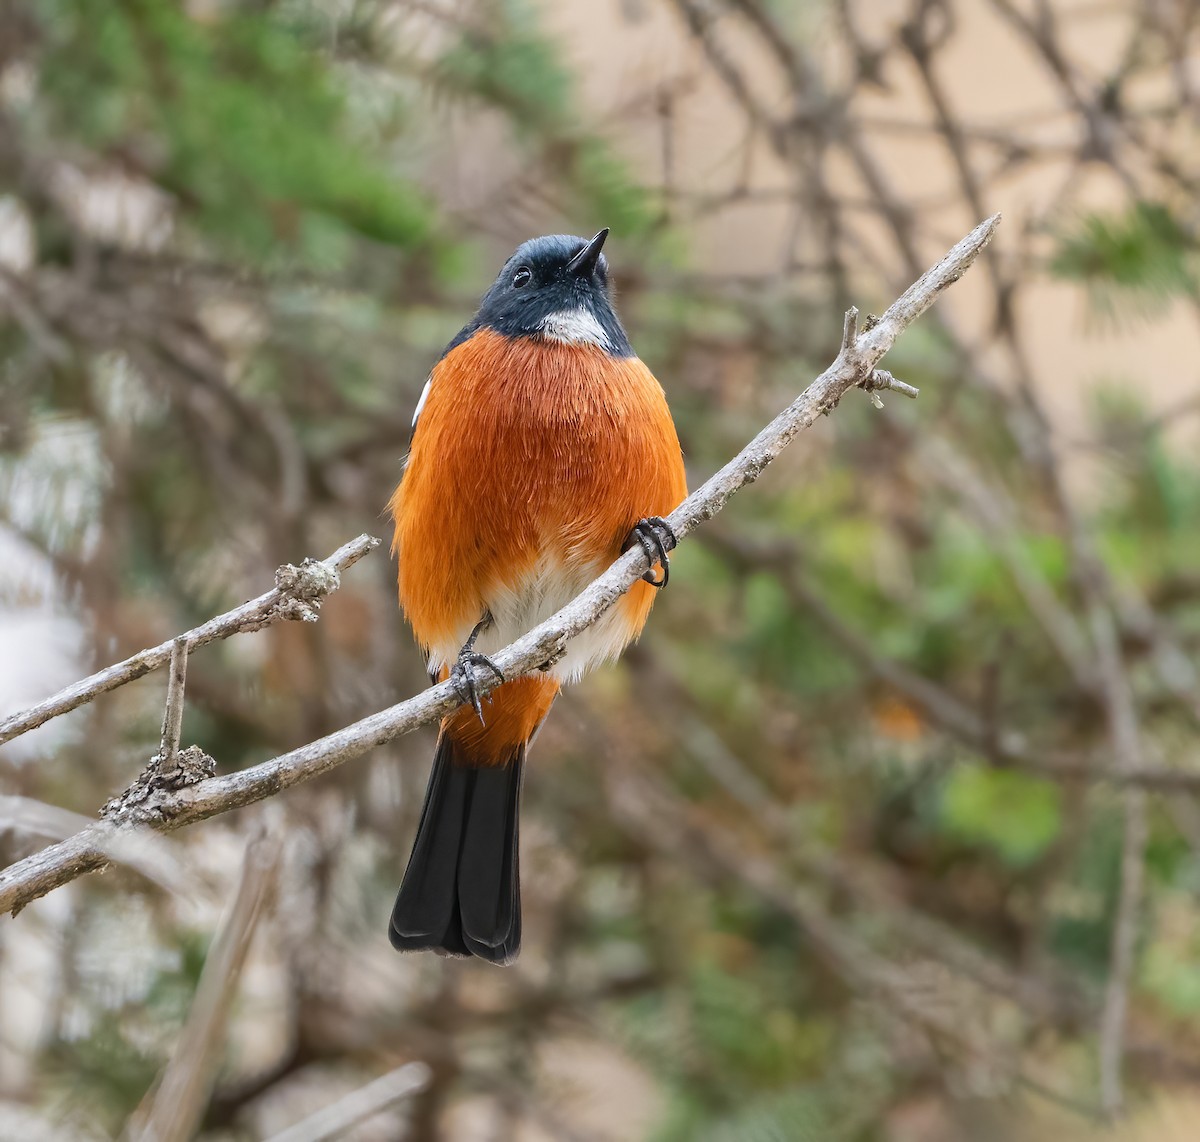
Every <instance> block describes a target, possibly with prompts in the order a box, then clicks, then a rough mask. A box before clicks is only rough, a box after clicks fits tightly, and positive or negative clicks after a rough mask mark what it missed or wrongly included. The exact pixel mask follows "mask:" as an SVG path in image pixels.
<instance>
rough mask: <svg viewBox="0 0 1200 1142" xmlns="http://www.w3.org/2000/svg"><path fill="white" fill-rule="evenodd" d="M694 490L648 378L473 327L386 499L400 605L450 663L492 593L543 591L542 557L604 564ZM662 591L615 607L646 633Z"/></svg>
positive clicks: (444, 368)
mask: <svg viewBox="0 0 1200 1142" xmlns="http://www.w3.org/2000/svg"><path fill="white" fill-rule="evenodd" d="M686 493H687V487H686V482H685V478H684V469H683V460H682V456H681V454H680V448H679V440H678V437H677V436H676V433H675V427H674V424H673V423H672V421H671V415H670V412H669V411H668V409H667V404H666V399H665V397H664V395H663V391H662V388H661V386H660V385H659V384H658V382H657V381H656V380H655V379H654V376H653V374H652V373H651V372H650V370H649V369H647V368H646V366H645V365H643V364H642V362H641V361H639V360H637V359H636V358H630V359H624V360H617V359H614V358H612V357H609V356H608V355H607V354H605V353H604V352H603V351H602V350H601V349H599V348H598V347H593V346H589V345H568V344H561V343H558V342H553V341H534V340H531V339H508V338H505V337H502V336H501V335H500V334H498V333H495V332H493V331H491V330H488V329H485V330H481V331H480V332H478V333H476V334H475V335H474V336H473V337H472V338H471V339H470V340H469V341H467V342H465V343H464V344H462V345H460V346H458V347H457V348H455V349H454V350H452V351H451V352H450V353H448V354H447V355H446V356H445V357H444V358H443V359H442V360H441V361H440V362H439V363H438V365H437V367H436V368H435V369H434V371H433V376H432V383H431V385H430V389H429V394H428V397H427V399H426V402H425V406H424V408H423V410H422V412H421V417H420V420H419V423H418V425H417V431H416V436H415V439H414V441H413V448H412V452H411V455H410V457H409V461H408V466H407V468H406V470H405V474H404V478H403V479H402V481H401V482H400V486H399V487H398V488H397V489H396V492H395V494H394V495H393V497H392V500H391V504H390V506H391V510H392V513H393V515H394V518H395V522H396V530H395V539H394V546H395V550H396V551H397V553H398V556H399V564H400V601H401V605H402V606H403V607H404V610H405V613H406V615H407V617H408V620H409V622H410V623H411V624H412V627H413V630H414V632H415V634H416V636H417V638H418V640H419V641H420V642H421V643H422V645H423V646H425V647H426V648H427V649H429V650H430V651H431V654H432V656H433V657H434V659H435V660H441V661H446V660H447V658H448V655H449V654H452V653H453V650H452V648H456V647H457V646H458V645H460V644H461V643H462V641H463V640H464V638H465V637H466V634H467V633H469V631H470V629H471V627H472V626H473V625H474V624H475V623H476V622H477V621H478V620H479V619H480V617H481V616H482V614H483V612H484V610H485V608H486V605H487V604H486V600H488V599H489V598H494V597H496V594H497V591H501V592H517V593H519V592H521V591H522V590H531V591H536V590H537V589H538V586H537V575H538V569H539V566H544V565H545V563H546V561H547V560H551V561H554V562H556V564H561V565H563V566H565V567H568V568H581V567H591V566H592V565H594V564H596V563H600V564H607V563H608V562H610V561H611V560H612V559H615V558H616V556H617V555H618V554H619V553H620V549H621V545H622V542H623V541H624V540H625V538H626V537H627V535H628V534H629V531H630V529H631V528H632V527H633V525H634V524H635V523H636V522H637V521H638V520H639V519H641V518H642V517H644V516H647V515H666V514H667V513H668V512H669V511H671V510H672V509H673V508H674V507H676V506H677V505H678V504H679V503H680V501H681V500H682V499H683V497H684V496H685V495H686ZM653 596H654V591H653V589H652V588H651V587H650V586H649V585H647V584H642V583H639V584H637V585H636V586H635V587H634V588H633V590H632V591H631V592H630V594H629V595H628V596H627V597H626V598H625V599H624V600H622V602H621V603H620V604H619V606H620V607H622V608H623V617H624V622H623V626H622V631H623V632H625V633H623V634H622V637H625V638H626V641H627V640H628V638H633V637H635V636H636V634H637V633H638V632H639V631H640V629H641V627H642V625H643V624H644V622H645V619H646V616H647V614H648V612H649V609H650V605H651V602H652V601H653Z"/></svg>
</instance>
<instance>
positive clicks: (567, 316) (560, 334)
mask: <svg viewBox="0 0 1200 1142" xmlns="http://www.w3.org/2000/svg"><path fill="white" fill-rule="evenodd" d="M541 328H542V333H543V334H544V335H545V336H547V337H549V338H550V339H551V340H552V341H562V342H564V343H565V344H567V345H599V346H600V348H601V349H605V350H607V351H608V352H612V342H611V341H610V340H609V339H608V334H607V333H605V332H604V326H602V325H601V324H600V322H599V321H597V320H596V317H595V315H594V314H593V313H591V312H590V311H589V310H586V309H584V308H582V307H580V308H578V309H560V310H559V311H558V312H557V313H551V314H548V315H547V316H545V317H543V318H542V326H541Z"/></svg>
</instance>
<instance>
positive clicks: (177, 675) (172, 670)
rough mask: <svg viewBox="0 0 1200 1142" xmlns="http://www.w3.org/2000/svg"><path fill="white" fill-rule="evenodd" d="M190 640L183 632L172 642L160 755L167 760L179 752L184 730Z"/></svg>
mask: <svg viewBox="0 0 1200 1142" xmlns="http://www.w3.org/2000/svg"><path fill="white" fill-rule="evenodd" d="M187 660H188V640H187V635H186V634H181V635H180V636H179V637H178V638H177V639H175V641H174V642H173V643H172V644H171V665H170V667H169V668H168V670H167V706H166V709H165V710H164V711H163V725H162V740H161V742H160V743H159V747H158V755H159V757H161V758H162V759H163V761H165V762H172V761H174V760H175V755H176V754H178V753H179V735H180V734H181V733H182V732H183V688H184V686H185V685H186V683H187Z"/></svg>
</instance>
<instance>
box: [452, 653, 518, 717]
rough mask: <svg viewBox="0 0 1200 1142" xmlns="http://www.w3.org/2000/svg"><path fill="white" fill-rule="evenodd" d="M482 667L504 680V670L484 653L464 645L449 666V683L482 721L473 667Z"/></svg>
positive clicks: (481, 706) (480, 704) (481, 705)
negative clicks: (452, 663) (453, 662)
mask: <svg viewBox="0 0 1200 1142" xmlns="http://www.w3.org/2000/svg"><path fill="white" fill-rule="evenodd" d="M477 666H478V667H482V668H483V669H484V670H490V671H491V672H492V673H493V674H494V675H495V676H496V677H497V678H499V679H500V681H501V682H504V681H506V679H505V677H504V671H502V670H501V669H500V667H499V666H497V665H496V664H495V663H494V662H493V661H492V660H491V659H490V658H488V656H487V655H486V654H479V653H478V652H476V651H474V650H471V648H470V646H469V645H468V646H464V647H463V648H462V650H460V651H459V652H458V661H457V662H456V663H455V664H454V665H453V666H452V667H450V685H451V686H453V687H454V692H455V693H456V694H457V695H458V696H459V697H460V698H461V699H462V700H463V701H464V702H469V703H470V704H471V706H472V707H473V708H474V710H475V713H476V715H477V716H478V718H479V720H480V722H482V721H483V704H482V702H481V701H480V697H481V696H480V693H479V684H478V683H477V682H476V681H475V668H476V667H477Z"/></svg>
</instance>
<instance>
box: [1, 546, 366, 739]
mask: <svg viewBox="0 0 1200 1142" xmlns="http://www.w3.org/2000/svg"><path fill="white" fill-rule="evenodd" d="M378 546H379V540H378V539H375V538H374V537H373V536H370V535H360V536H359V537H358V538H357V539H352V540H351V541H350V542H349V543H347V544H345V545H343V546H342V547H339V548H338V549H337V550H336V551H335V552H334V553H333V554H332V555H331V556H329V558H328V559H320V560H318V559H306V560H305V561H304V562H303V563H301V564H300V566H299V567H296V566H294V565H293V564H291V563H288V564H285V565H284V566H283V567H280V568H279V570H278V571H276V572H275V586H274V587H273V588H272V589H271V590H269V591H268V592H267V593H266V594H265V595H259V596H258V598H257V599H251V600H250V601H249V602H248V603H243V604H242V605H241V606H240V607H235V608H234V609H233V610H232V611H228V612H226V613H225V614H223V615H218V616H217V617H216V618H215V619H209V620H208V622H206V623H203V624H202V625H201V626H198V627H194V628H193V629H192V630H189V631H186V632H185V633H184V634H182V635H180V636H179V638H181V639H186V641H187V648H188V650H189V651H191V650H195V649H196V647H198V646H204V645H205V644H206V643H210V642H215V641H216V640H217V639H222V638H229V636H230V635H234V634H240V633H242V632H243V631H256V630H262V629H263V628H264V627H268V626H270V625H271V624H272V623H276V622H279V621H280V620H281V619H298V620H300V621H302V622H313V621H314V620H315V619H316V617H317V612H318V611H319V610H320V608H321V600H322V599H324V597H325V596H326V595H328V594H329V593H330V592H331V591H336V590H337V589H338V586H339V585H340V574H341V572H342V571H345V570H346V568H347V567H352V566H353V565H354V564H355V563H357V562H358V561H359V560H360V559H361V558H362V557H363V556H364V555H366V554H367V552H368V551H371V550H373V549H374V548H376V547H378ZM175 642H176V639H173V638H172V639H168V640H167V641H166V642H163V643H159V645H158V646H153V647H150V648H148V649H146V650H139V651H138V652H137V654H134V655H131V656H130V657H129V658H127V659H125V660H124V661H123V662H117V663H115V664H114V665H112V666H107V667H105V668H104V669H103V670H99V671H97V672H96V673H95V674H92V675H90V676H89V677H87V678H84V679H82V680H81V681H79V682H74V683H72V684H71V685H70V686H67V687H66V688H65V689H62V690H60V691H59V692H58V693H57V694H55V695H53V696H52V697H50V698H47V699H46V700H45V701H44V702H39V703H38V704H37V705H36V706H31V707H30V708H29V709H27V710H21V711H19V712H18V713H16V714H11V715H10V716H9V717H7V718H5V719H4V720H3V721H0V745H3V744H4V743H5V742H9V741H12V740H13V738H16V737H20V736H21V734H23V733H27V732H28V731H29V730H33V729H36V728H37V727H38V726H40V725H43V724H44V723H46V722H48V721H50V719H51V718H57V717H58V716H59V715H60V714H66V713H69V712H70V711H71V710H75V709H78V708H79V707H80V706H83V705H86V704H87V703H88V702H90V701H92V700H93V699H94V698H97V697H99V696H100V695H101V694H106V693H107V692H108V691H109V690H115V689H116V688H117V687H118V686H124V685H125V684H126V683H127V682H133V681H134V680H136V679H138V678H141V677H142V676H143V675H146V674H149V673H150V672H151V671H152V670H157V669H158V668H159V667H160V666H164V665H166V663H167V662H169V661H170V658H171V651H172V648H173V647H174V645H175Z"/></svg>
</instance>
